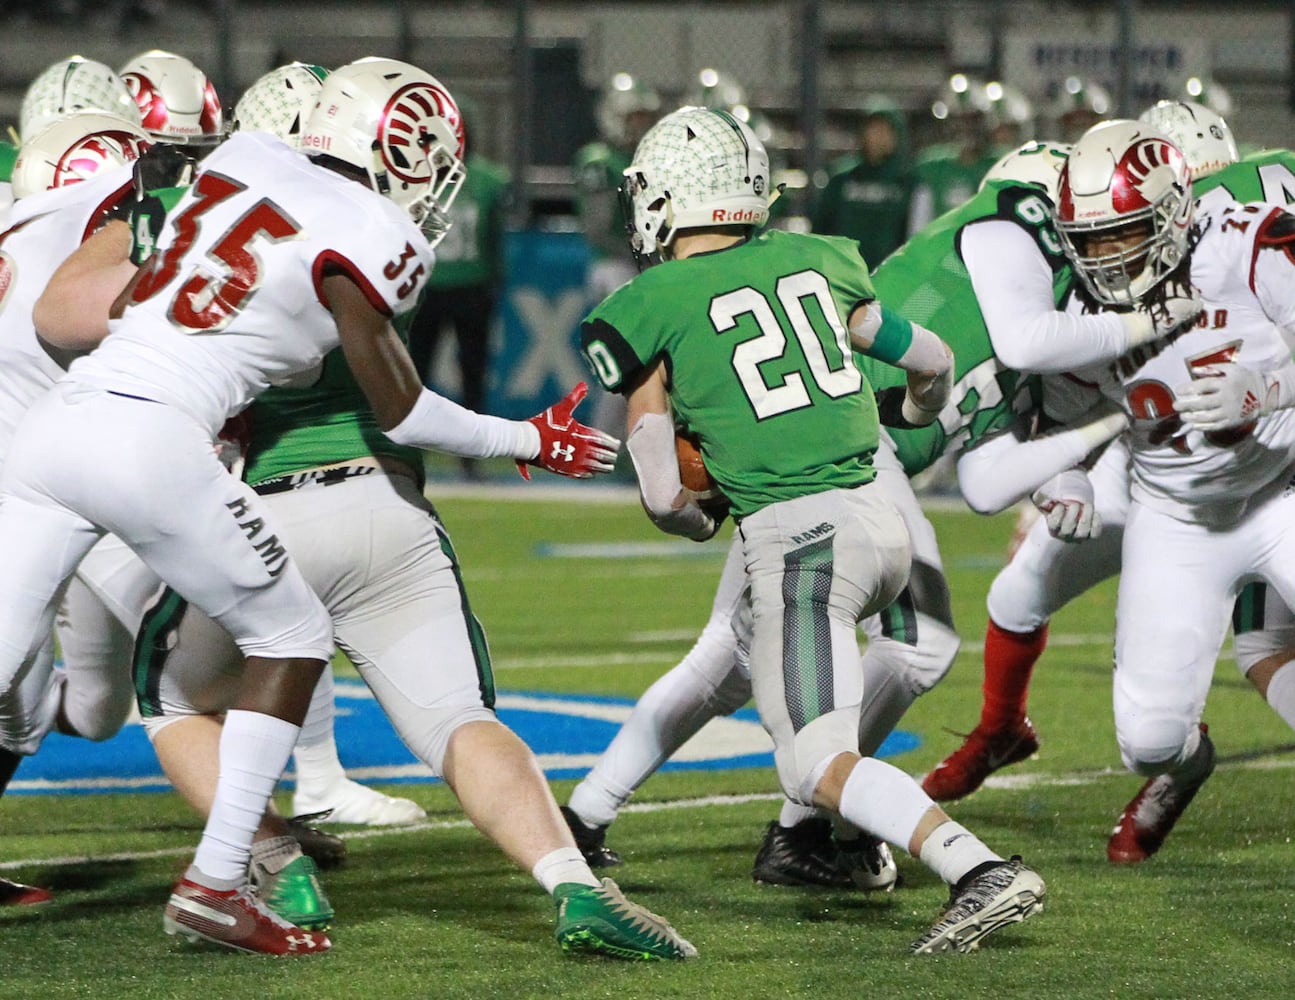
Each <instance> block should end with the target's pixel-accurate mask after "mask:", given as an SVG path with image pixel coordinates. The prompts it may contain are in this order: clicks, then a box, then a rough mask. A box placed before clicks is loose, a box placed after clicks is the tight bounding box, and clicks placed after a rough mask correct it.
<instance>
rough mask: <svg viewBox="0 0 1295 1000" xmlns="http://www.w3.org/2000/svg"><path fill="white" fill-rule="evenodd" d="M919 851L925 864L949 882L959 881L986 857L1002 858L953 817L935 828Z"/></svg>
mask: <svg viewBox="0 0 1295 1000" xmlns="http://www.w3.org/2000/svg"><path fill="white" fill-rule="evenodd" d="M918 853H919V857H920V858H921V861H922V864H924V865H926V867H927V868H929V869H931V871H933V872H935V873H936V874H937V875H939V876H940V878H942V879H944V881H946V882H948V883H949V885H954V884H956V883H957V882H958V881H959V880H960V879H961V878H962V876H964V875H966V874H967V872H969V871H971V869H973V868H975V867H976V866H977V865H983V864H984V863H985V862H986V861H1002V860H1003V859H1002V857H1001V856H1000V855H998V854H995V853H994V852H993V851H991V850H990V849H989V848H988V847H986V846H985V845H984V844H983V843H982V842H981V841H980V839H979V838H978V837H977V836H976V835H975V834H974V833H972V832H971V831H970V830H968V829H967V828H966V827H965V826H963V825H962V824H961V823H955V822H954V821H953V820H947V821H945V822H944V823H941V824H940V825H939V826H937V827H936V828H935V829H934V830H932V831H931V835H930V836H929V837H927V838H926V840H925V841H924V842H923V844H922V849H921V851H920V852H918Z"/></svg>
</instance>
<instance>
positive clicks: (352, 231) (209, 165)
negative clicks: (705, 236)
mask: <svg viewBox="0 0 1295 1000" xmlns="http://www.w3.org/2000/svg"><path fill="white" fill-rule="evenodd" d="M430 266H431V257H430V252H429V250H428V249H427V244H426V240H425V239H424V237H423V236H422V234H421V232H420V231H419V230H418V229H417V227H416V226H414V225H413V223H412V222H411V221H410V220H409V218H408V217H407V216H406V215H405V214H404V213H403V212H401V211H400V210H399V209H398V208H396V207H395V206H394V205H392V204H391V203H390V202H389V201H388V200H387V199H385V198H383V197H381V196H379V195H377V194H375V193H373V192H371V191H367V190H366V189H365V188H363V187H362V186H361V185H359V184H356V183H354V182H351V181H347V180H345V179H344V178H341V177H339V176H338V175H336V174H334V173H332V172H330V171H327V170H324V169H322V168H319V167H316V166H314V165H313V164H311V163H310V162H309V161H308V160H307V159H306V158H305V157H303V156H301V155H300V154H298V153H296V152H295V151H293V150H291V149H290V148H289V147H287V146H286V145H283V144H282V143H280V142H278V141H277V140H275V139H272V138H270V137H268V136H265V135H261V134H257V133H246V134H240V135H238V136H235V137H234V138H233V139H231V140H230V141H229V142H228V143H226V144H225V145H224V146H223V147H221V148H220V149H218V150H217V151H216V152H214V153H213V154H212V155H211V156H210V157H208V159H207V160H206V161H205V163H204V165H203V169H202V171H201V172H200V173H199V175H198V177H197V179H196V180H195V182H194V184H193V187H192V188H191V190H190V191H189V193H188V194H187V195H186V196H185V198H184V199H182V201H181V202H180V204H179V205H178V206H177V208H176V210H175V211H174V212H172V213H171V216H170V218H169V220H168V226H167V230H166V232H165V233H164V234H163V237H162V240H161V241H160V243H159V252H158V256H157V258H156V259H155V265H154V266H153V267H152V268H150V269H149V270H148V271H147V272H146V273H145V275H144V277H143V278H142V280H141V281H140V283H139V285H138V286H137V289H136V293H135V303H134V304H133V305H131V306H130V307H128V308H127V309H126V311H125V314H124V315H123V317H122V318H121V319H120V320H119V321H116V322H115V323H114V324H113V325H112V333H111V334H110V336H109V337H108V338H107V340H105V341H104V343H103V344H102V345H101V347H100V348H99V349H98V350H97V351H95V352H94V353H93V354H92V355H90V356H88V357H85V358H82V359H80V360H78V361H77V362H75V363H74V364H73V366H72V369H71V371H70V372H69V373H68V375H67V376H66V377H65V378H64V379H63V380H62V381H61V382H60V383H58V384H57V386H56V387H55V388H54V390H53V391H51V392H50V393H48V394H47V395H46V396H44V397H43V398H42V399H41V400H40V401H39V402H38V403H37V404H36V405H35V406H34V407H33V408H32V409H31V411H30V412H29V414H28V416H27V417H26V418H25V419H24V421H23V423H22V425H21V427H20V429H19V431H18V433H17V435H16V436H15V438H14V441H13V445H12V449H11V453H10V456H9V460H8V462H7V464H6V467H5V471H4V477H3V480H2V481H0V550H3V551H5V552H6V556H7V561H8V564H9V565H8V570H7V572H6V574H4V577H5V578H4V579H3V580H2V581H0V692H3V691H5V690H7V689H8V688H9V687H10V686H11V685H12V683H13V680H14V678H15V676H16V674H17V673H18V672H19V670H20V669H21V667H22V664H23V663H24V662H25V661H27V660H28V659H29V658H30V656H31V655H32V654H33V653H34V652H35V651H36V649H38V648H39V645H40V637H41V636H42V635H46V634H48V627H49V622H50V618H51V616H52V608H53V604H54V600H55V598H56V597H57V595H58V593H59V591H60V588H61V587H62V586H63V584H64V582H65V581H66V580H67V579H68V577H69V576H70V575H71V573H72V571H73V570H74V569H75V567H76V565H77V563H78V562H79V560H80V559H81V557H82V556H83V555H84V554H85V552H86V551H87V550H88V549H89V548H90V546H91V545H92V544H93V543H94V542H95V541H96V540H97V539H98V538H99V537H100V536H101V535H102V534H103V533H104V532H105V531H110V532H112V533H113V534H116V535H117V536H118V537H120V538H121V539H122V540H123V541H124V542H126V543H127V544H128V545H129V546H130V547H131V548H132V549H134V550H135V552H136V553H137V554H138V555H139V556H140V557H141V558H142V559H143V560H144V561H145V563H147V564H148V565H149V566H150V568H152V569H153V570H154V571H155V572H156V573H157V574H158V575H159V576H160V577H162V578H163V579H164V580H166V581H167V582H168V583H170V584H171V585H172V586H173V587H174V588H175V589H176V590H177V591H178V592H179V593H180V594H181V595H182V596H184V597H185V598H186V599H188V600H189V601H190V603H192V604H194V605H196V606H197V607H199V608H201V609H202V610H204V611H205V612H207V613H208V614H209V615H210V616H211V617H212V618H214V619H215V620H216V621H218V622H219V623H220V624H221V625H222V626H224V627H225V629H226V630H227V631H229V632H230V634H231V635H233V636H234V638H235V640H236V641H237V642H238V644H239V647H240V649H241V650H242V651H243V653H244V655H257V656H266V657H272V658H288V657H304V658H316V659H327V658H328V657H329V656H330V655H331V652H332V626H331V623H330V621H329V618H328V615H327V613H326V611H325V610H324V608H323V606H322V605H321V604H320V602H319V599H318V598H317V597H316V596H315V595H314V593H313V592H312V591H311V590H310V588H309V587H308V586H307V585H306V582H305V581H304V580H303V579H302V577H301V574H300V572H299V571H298V569H297V568H296V566H295V565H294V564H293V563H292V562H291V560H290V559H289V558H288V556H287V553H286V551H285V550H284V548H283V546H282V544H281V543H280V541H279V539H278V537H277V536H276V535H275V533H274V530H273V528H272V526H271V525H270V523H269V522H268V520H267V519H266V518H265V516H264V511H263V509H262V507H261V505H260V500H259V498H258V497H257V496H256V495H255V494H254V493H252V491H251V490H250V489H248V488H247V487H246V486H245V485H244V484H242V483H240V482H238V481H237V480H235V479H234V478H233V477H231V476H230V475H228V473H226V471H225V470H224V468H223V467H222V466H221V465H220V463H219V461H218V460H217V458H216V455H215V451H214V448H213V438H214V435H215V434H216V432H217V431H218V430H219V428H220V426H221V425H222V424H223V423H224V422H225V420H226V419H227V418H228V417H229V416H231V415H233V414H234V413H236V412H238V411H239V410H241V409H242V408H243V407H244V406H246V405H247V404H248V403H249V402H250V401H251V400H252V399H253V398H254V397H255V396H256V395H257V394H258V393H259V392H260V391H262V390H263V389H265V388H266V387H268V386H269V385H271V384H277V383H281V382H286V381H291V380H293V379H294V378H300V377H301V376H303V375H307V376H308V373H309V372H310V371H311V370H312V369H313V368H314V367H315V366H317V365H318V363H319V361H320V359H321V358H322V357H323V356H324V354H326V353H327V352H328V351H329V350H331V349H332V348H334V347H336V346H337V344H338V335H337V329H336V325H335V323H334V321H333V318H332V316H331V314H330V313H329V312H328V310H327V308H326V307H325V303H324V302H323V301H322V291H321V289H322V280H323V277H324V276H325V275H326V274H327V273H330V271H331V270H333V269H340V270H342V271H344V272H346V273H348V274H349V275H351V276H352V277H353V278H354V280H355V281H356V282H357V284H358V285H359V286H360V287H361V288H362V289H364V291H365V292H366V294H367V295H368V297H369V299H370V301H371V302H372V303H373V305H374V306H375V308H378V309H379V310H381V311H384V312H387V313H390V314H395V313H399V312H403V311H405V310H407V309H409V308H412V306H413V304H414V303H415V302H416V300H417V297H418V292H419V290H420V288H421V286H422V283H423V281H424V280H425V277H426V274H427V272H428V271H429V270H430Z"/></svg>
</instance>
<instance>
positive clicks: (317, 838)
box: [287, 809, 346, 868]
mask: <svg viewBox="0 0 1295 1000" xmlns="http://www.w3.org/2000/svg"><path fill="white" fill-rule="evenodd" d="M327 815H328V810H327V809H325V810H324V811H323V812H317V813H307V814H305V815H304V816H293V817H292V818H291V819H289V820H287V824H288V835H289V836H290V837H292V839H293V840H295V841H296V842H297V843H298V844H299V845H300V847H301V853H302V854H304V855H306V857H308V858H313V859H314V860H315V864H317V865H319V867H320V868H336V867H337V866H338V865H340V864H341V863H342V862H343V861H345V860H346V841H344V840H343V839H342V838H341V837H337V836H334V835H333V834H331V833H325V832H324V831H323V830H321V829H319V828H318V827H316V826H313V825H312V824H314V823H318V822H319V821H320V820H322V819H324V818H325V817H326V816H327Z"/></svg>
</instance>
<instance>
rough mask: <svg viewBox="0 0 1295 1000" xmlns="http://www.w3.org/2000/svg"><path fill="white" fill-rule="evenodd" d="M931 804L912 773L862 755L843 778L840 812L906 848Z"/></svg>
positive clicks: (857, 824)
mask: <svg viewBox="0 0 1295 1000" xmlns="http://www.w3.org/2000/svg"><path fill="white" fill-rule="evenodd" d="M934 804H935V803H934V802H932V801H931V797H930V796H929V795H927V794H926V793H925V792H924V791H922V786H921V785H919V784H918V783H917V782H916V781H914V780H913V778H912V776H910V775H908V774H905V773H904V772H903V771H901V770H900V769H899V768H897V767H895V766H894V765H891V764H887V763H886V762H885V761H883V760H877V759H876V758H875V757H864V758H863V760H861V761H859V763H857V764H855V765H854V770H853V771H851V772H850V776H849V777H848V778H846V779H845V785H844V786H843V787H842V789H841V807H840V813H841V815H842V816H844V817H845V818H846V819H848V820H849V821H850V822H851V823H853V824H854V825H855V826H857V827H859V828H860V829H861V830H864V831H866V832H867V833H870V834H872V835H873V836H874V837H880V838H881V839H882V840H884V841H886V842H887V843H889V844H894V845H895V846H896V847H902V848H903V849H904V850H908V842H909V841H910V840H912V839H913V833H914V831H916V830H917V824H918V822H919V821H920V820H921V818H922V817H923V816H925V815H926V812H927V810H928V809H930V808H931V806H933V805H934Z"/></svg>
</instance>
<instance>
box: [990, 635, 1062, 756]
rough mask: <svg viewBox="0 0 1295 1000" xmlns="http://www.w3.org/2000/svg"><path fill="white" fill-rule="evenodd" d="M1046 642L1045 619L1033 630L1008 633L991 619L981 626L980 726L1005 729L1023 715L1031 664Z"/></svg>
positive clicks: (1032, 665) (1031, 670) (1039, 654)
mask: <svg viewBox="0 0 1295 1000" xmlns="http://www.w3.org/2000/svg"><path fill="white" fill-rule="evenodd" d="M1047 644H1048V626H1047V623H1046V622H1045V623H1044V624H1042V625H1040V626H1039V627H1038V628H1036V629H1035V630H1034V631H1033V632H1008V631H1007V630H1006V629H1004V628H999V626H998V625H996V624H995V623H994V620H993V619H992V618H991V619H990V621H989V627H988V628H987V629H985V682H984V685H983V686H982V688H981V697H982V698H983V699H984V700H983V703H982V704H981V707H980V728H982V729H989V730H998V729H1007V728H1010V727H1011V726H1013V725H1015V724H1017V723H1018V722H1020V721H1021V720H1022V719H1024V718H1025V700H1026V697H1027V696H1028V695H1029V691H1030V676H1031V675H1032V674H1033V673H1034V664H1035V662H1036V661H1037V660H1038V658H1039V657H1040V656H1042V655H1043V648H1044V647H1045V646H1046V645H1047Z"/></svg>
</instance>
